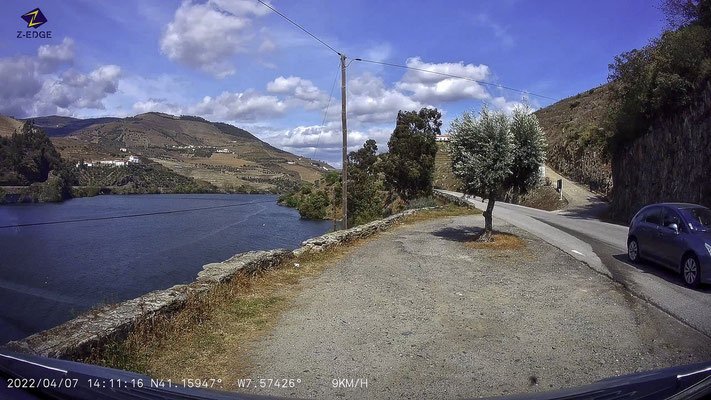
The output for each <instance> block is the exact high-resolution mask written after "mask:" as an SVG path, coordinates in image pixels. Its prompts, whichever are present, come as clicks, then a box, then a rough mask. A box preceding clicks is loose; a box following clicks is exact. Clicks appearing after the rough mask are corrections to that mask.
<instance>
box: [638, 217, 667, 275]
mask: <svg viewBox="0 0 711 400" xmlns="http://www.w3.org/2000/svg"><path fill="white" fill-rule="evenodd" d="M661 222H662V216H661V207H658V206H654V207H649V208H648V209H647V210H645V211H644V216H643V218H642V221H641V222H640V226H639V231H638V234H637V235H638V236H637V241H638V243H639V250H640V253H641V254H642V257H645V258H648V259H650V260H652V261H655V260H656V259H657V258H658V257H659V249H658V248H657V243H658V241H659V237H658V235H657V231H658V230H659V225H660V224H661Z"/></svg>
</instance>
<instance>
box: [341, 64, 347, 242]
mask: <svg viewBox="0 0 711 400" xmlns="http://www.w3.org/2000/svg"><path fill="white" fill-rule="evenodd" d="M341 126H342V127H343V168H342V169H343V174H342V182H343V184H342V186H343V229H348V128H347V126H346V55H345V54H341Z"/></svg>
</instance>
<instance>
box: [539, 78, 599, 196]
mask: <svg viewBox="0 0 711 400" xmlns="http://www.w3.org/2000/svg"><path fill="white" fill-rule="evenodd" d="M610 92H611V89H610V84H606V85H602V86H599V87H597V88H593V89H590V90H588V91H587V92H583V93H580V94H577V95H575V96H572V97H568V98H567V99H564V100H561V101H559V102H557V103H555V104H552V105H550V106H548V107H545V108H542V109H540V110H538V111H536V112H535V113H534V114H535V115H536V117H538V122H539V123H540V124H541V127H542V128H543V131H544V132H545V133H546V139H547V140H548V153H547V159H548V161H547V164H548V165H549V166H551V167H552V168H553V169H555V170H556V171H559V172H560V173H561V174H563V175H564V176H566V177H567V178H569V179H571V180H573V181H576V182H580V183H582V184H585V185H587V186H588V187H589V188H590V190H592V191H593V192H597V193H600V194H602V195H605V196H608V195H609V194H610V192H611V190H612V167H611V161H610V156H609V154H608V153H607V149H606V140H607V137H608V135H609V132H607V130H608V129H609V128H608V124H606V115H607V110H608V107H609V103H610Z"/></svg>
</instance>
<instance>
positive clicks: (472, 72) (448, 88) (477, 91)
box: [396, 57, 490, 103]
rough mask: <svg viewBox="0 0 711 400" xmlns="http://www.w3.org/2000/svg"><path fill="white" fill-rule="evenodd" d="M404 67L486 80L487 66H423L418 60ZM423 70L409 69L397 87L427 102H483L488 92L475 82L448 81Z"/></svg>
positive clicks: (444, 77) (413, 60)
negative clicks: (471, 100)
mask: <svg viewBox="0 0 711 400" xmlns="http://www.w3.org/2000/svg"><path fill="white" fill-rule="evenodd" d="M407 66H408V67H411V68H418V69H422V70H427V71H433V72H438V73H439V74H450V75H456V76H462V77H465V78H469V79H473V80H477V81H485V80H487V79H488V78H489V67H488V66H486V65H484V64H480V65H474V64H464V63H463V62H461V61H460V62H458V63H426V62H423V61H422V60H421V59H420V58H419V57H414V58H410V59H408V60H407ZM439 74H433V73H429V72H424V71H413V70H408V71H407V72H406V73H405V75H404V76H403V78H402V79H401V80H400V82H398V83H397V84H396V87H397V88H398V89H399V90H402V91H407V92H410V93H411V96H412V98H413V99H414V100H417V101H422V102H426V103H438V102H452V101H457V100H463V99H477V100H484V99H487V98H489V97H490V95H489V93H488V92H487V91H486V90H485V89H484V88H483V87H482V85H480V84H479V83H477V82H473V81H470V80H464V79H458V78H451V77H447V76H444V75H439Z"/></svg>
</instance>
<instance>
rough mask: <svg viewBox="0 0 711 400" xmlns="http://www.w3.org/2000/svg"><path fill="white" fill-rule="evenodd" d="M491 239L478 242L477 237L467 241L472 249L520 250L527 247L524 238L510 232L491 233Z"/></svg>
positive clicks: (467, 244)
mask: <svg viewBox="0 0 711 400" xmlns="http://www.w3.org/2000/svg"><path fill="white" fill-rule="evenodd" d="M491 239H492V241H491V242H477V241H476V238H475V239H474V240H473V241H470V242H467V243H466V246H467V247H469V248H472V249H488V250H520V249H523V248H525V247H526V244H525V243H524V242H523V240H521V239H519V237H518V236H516V235H512V234H510V233H494V234H492V235H491Z"/></svg>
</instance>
